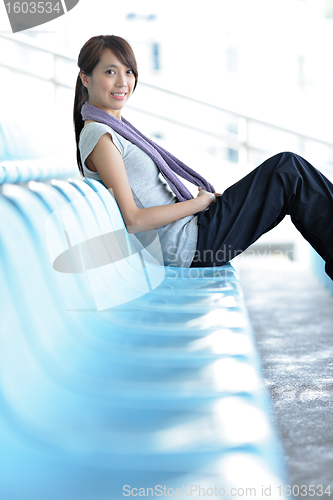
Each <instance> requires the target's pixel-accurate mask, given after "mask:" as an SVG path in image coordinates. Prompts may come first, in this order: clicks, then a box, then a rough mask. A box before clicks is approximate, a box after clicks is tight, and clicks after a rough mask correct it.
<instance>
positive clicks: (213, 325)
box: [0, 126, 286, 500]
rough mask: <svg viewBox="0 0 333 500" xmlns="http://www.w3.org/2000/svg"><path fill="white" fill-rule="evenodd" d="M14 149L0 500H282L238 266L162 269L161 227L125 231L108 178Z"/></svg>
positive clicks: (5, 211)
mask: <svg viewBox="0 0 333 500" xmlns="http://www.w3.org/2000/svg"><path fill="white" fill-rule="evenodd" d="M4 130H6V133H4ZM0 132H1V134H2V142H0V145H1V144H5V145H6V140H7V139H8V128H6V127H4V126H2V127H0ZM17 140H18V138H17V137H16V136H15V135H14V137H13V141H14V145H12V146H11V148H12V149H11V151H12V150H13V149H15V143H16V142H15V141H17ZM8 144H12V142H10V141H9V142H8ZM6 155H7V156H6ZM8 156H9V152H8V146H7V149H6V151H5V147H4V146H3V154H2V158H4V160H3V161H2V162H1V167H2V170H1V169H0V182H1V188H0V189H1V193H0V210H1V214H2V222H1V225H0V257H1V261H0V262H1V263H0V280H1V281H0V282H1V302H0V332H1V333H0V341H1V348H0V374H1V375H0V383H1V392H0V450H1V451H0V456H1V476H0V498H1V500H23V499H24V500H45V499H48V500H60V499H61V500H106V499H112V500H119V499H121V498H124V496H125V497H126V496H159V497H162V498H167V497H170V496H181V492H182V496H191V497H192V498H208V497H212V496H213V493H212V492H214V491H215V493H214V495H215V496H216V497H218V496H233V497H234V498H240V497H244V496H251V498H263V497H264V496H267V495H268V491H269V489H270V490H271V495H270V496H271V497H273V498H285V496H284V484H285V480H286V471H285V466H284V460H283V450H282V448H281V444H280V441H279V438H278V435H277V431H276V429H275V428H274V425H273V423H272V419H271V403H270V400H269V397H268V395H267V392H266V389H265V387H264V383H263V381H262V371H261V364H260V360H259V358H258V354H257V351H256V348H255V342H254V338H253V332H252V329H251V325H250V322H249V318H248V315H247V311H246V306H245V303H244V298H243V295H242V289H241V285H240V282H239V278H238V275H237V272H236V270H235V268H234V267H233V266H232V265H231V264H227V265H225V266H222V267H219V268H200V269H183V268H176V267H164V266H161V265H160V264H161V262H160V258H161V249H160V247H159V242H158V238H157V236H156V235H153V236H152V238H151V241H150V242H149V244H148V245H146V246H145V245H144V244H143V243H142V241H139V240H138V239H137V238H136V236H135V235H131V234H128V233H127V231H126V227H125V225H124V223H123V220H122V217H121V214H120V211H119V209H118V206H117V204H116V202H115V200H114V198H113V196H112V194H111V193H110V192H109V191H108V190H107V189H106V188H105V187H104V186H103V185H102V184H101V183H99V182H97V181H94V180H91V179H85V180H82V179H80V178H79V176H78V175H72V174H73V170H74V169H73V165H71V166H70V167H69V168H68V169H67V171H66V169H65V168H61V169H60V168H59V169H58V170H57V168H56V164H57V162H56V160H54V159H51V160H50V161H48V160H47V159H34V158H24V159H21V160H18V159H13V158H11V159H8ZM11 156H13V154H12V153H11ZM71 175H72V177H71ZM97 254H98V255H97ZM98 259H99V260H98ZM140 488H141V490H140ZM149 488H150V489H149ZM214 488H215V490H214ZM250 489H251V490H250ZM186 492H187V493H186Z"/></svg>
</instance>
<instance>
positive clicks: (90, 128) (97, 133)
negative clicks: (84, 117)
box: [79, 120, 124, 154]
mask: <svg viewBox="0 0 333 500" xmlns="http://www.w3.org/2000/svg"><path fill="white" fill-rule="evenodd" d="M106 133H108V134H110V135H111V138H112V142H113V143H114V145H115V146H116V147H117V149H118V150H119V151H120V153H121V154H123V152H124V145H123V141H122V137H121V136H119V134H117V132H115V131H114V130H113V129H112V128H111V127H110V126H109V125H106V124H105V123H100V122H95V121H91V120H89V121H87V122H85V125H84V127H83V129H82V130H81V133H80V139H79V148H80V149H81V150H85V151H86V150H87V151H89V152H91V151H92V149H93V148H94V147H95V145H96V144H97V142H98V140H99V139H100V137H102V135H104V134H106Z"/></svg>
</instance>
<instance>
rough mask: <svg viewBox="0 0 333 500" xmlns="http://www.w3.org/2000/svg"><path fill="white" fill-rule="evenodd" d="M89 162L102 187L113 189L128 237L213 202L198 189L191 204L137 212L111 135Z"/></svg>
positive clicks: (195, 211) (92, 153) (143, 209)
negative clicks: (96, 173)
mask: <svg viewBox="0 0 333 500" xmlns="http://www.w3.org/2000/svg"><path fill="white" fill-rule="evenodd" d="M88 158H89V160H90V161H91V162H92V163H93V165H94V167H95V168H96V170H97V172H98V174H99V176H100V177H101V179H102V181H103V183H104V184H105V186H106V187H107V188H112V191H113V194H114V197H115V199H116V201H117V204H118V206H119V209H120V211H121V214H122V216H123V219H124V222H125V225H126V227H127V230H128V232H129V233H139V232H141V231H148V230H150V229H157V228H159V227H162V226H165V225H167V224H170V223H171V222H174V221H176V220H178V219H182V218H183V217H187V216H188V215H193V214H196V213H197V212H201V211H202V210H205V209H206V208H207V207H209V205H210V204H211V203H213V202H214V201H216V198H215V195H214V194H212V193H208V192H207V191H204V190H203V189H201V190H199V194H198V197H197V198H193V199H191V200H187V201H182V202H179V203H172V204H170V205H160V206H156V207H149V208H138V207H137V206H136V204H135V201H134V198H133V194H132V190H131V187H130V184H129V180H128V177H127V173H126V169H125V165H124V162H123V159H122V156H121V154H120V152H119V151H118V149H117V148H116V146H115V145H114V144H113V142H112V139H111V136H110V134H104V135H102V136H101V138H100V139H99V141H98V142H97V144H96V146H95V147H94V149H93V151H92V152H91V153H90V155H89V156H88Z"/></svg>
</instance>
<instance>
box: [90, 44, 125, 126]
mask: <svg viewBox="0 0 333 500" xmlns="http://www.w3.org/2000/svg"><path fill="white" fill-rule="evenodd" d="M80 75H81V79H82V83H83V85H84V86H85V87H87V89H88V94H89V102H91V104H94V106H97V107H98V108H101V109H103V110H104V111H107V112H108V113H110V114H111V115H113V116H115V117H116V118H119V119H120V117H121V110H122V108H123V107H124V106H125V104H126V102H127V101H128V99H129V97H130V95H131V93H132V92H133V88H134V85H135V76H134V74H133V71H132V70H131V69H130V68H128V67H127V66H124V65H123V64H122V63H121V62H120V61H119V59H118V58H117V57H116V56H115V55H114V53H113V52H112V51H111V50H110V49H105V50H104V52H103V54H102V56H101V58H100V61H99V63H98V64H97V66H95V69H94V71H93V73H92V75H91V76H87V75H85V74H84V73H82V72H81V73H80Z"/></svg>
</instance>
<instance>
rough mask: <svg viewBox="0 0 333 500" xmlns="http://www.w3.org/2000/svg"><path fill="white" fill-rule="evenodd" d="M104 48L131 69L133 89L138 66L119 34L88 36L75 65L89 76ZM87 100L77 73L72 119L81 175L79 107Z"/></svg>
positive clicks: (81, 124)
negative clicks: (133, 79)
mask: <svg viewBox="0 0 333 500" xmlns="http://www.w3.org/2000/svg"><path fill="white" fill-rule="evenodd" d="M105 49H110V50H112V52H113V53H114V55H115V56H116V57H117V58H118V59H119V61H120V62H121V63H122V64H124V66H127V67H128V68H130V69H131V70H132V71H133V74H134V77H135V84H134V88H133V90H135V87H136V85H137V83H138V68H137V64H136V59H135V55H134V52H133V50H132V48H131V46H130V44H129V43H128V42H126V40H124V39H123V38H121V37H120V36H115V35H105V36H104V35H100V36H94V37H92V38H90V40H88V41H87V42H86V43H85V44H84V45H83V47H82V49H81V51H80V54H79V58H78V61H77V65H78V67H79V68H80V72H81V71H82V72H83V73H85V74H86V75H87V76H91V75H92V73H93V71H94V68H95V66H97V64H98V63H99V61H100V58H101V56H102V54H103V52H104V50H105ZM87 100H88V90H87V88H86V87H85V86H84V85H83V83H82V81H81V78H80V73H79V75H78V77H77V80H76V87H75V97H74V111H73V119H74V129H75V140H76V158H77V164H78V166H79V170H80V172H81V174H82V175H83V176H84V172H83V167H82V162H81V155H80V150H79V138H80V133H81V130H82V129H83V127H84V122H83V120H82V116H81V108H82V106H83V104H84V103H85V102H86V101H87Z"/></svg>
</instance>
